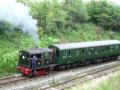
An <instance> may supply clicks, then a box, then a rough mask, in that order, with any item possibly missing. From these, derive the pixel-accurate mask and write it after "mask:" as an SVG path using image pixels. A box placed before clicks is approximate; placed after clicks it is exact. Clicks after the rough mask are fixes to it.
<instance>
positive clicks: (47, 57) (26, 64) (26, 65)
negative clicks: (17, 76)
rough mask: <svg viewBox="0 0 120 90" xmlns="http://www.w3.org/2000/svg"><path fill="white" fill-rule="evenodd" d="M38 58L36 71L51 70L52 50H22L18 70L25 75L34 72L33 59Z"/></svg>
mask: <svg viewBox="0 0 120 90" xmlns="http://www.w3.org/2000/svg"><path fill="white" fill-rule="evenodd" d="M33 56H35V57H36V70H39V69H44V68H49V67H50V64H52V57H51V56H52V50H51V49H49V48H40V49H35V50H27V51H26V50H22V51H20V52H19V63H18V70H19V71H20V72H21V73H22V74H25V75H28V74H29V73H30V72H32V59H33Z"/></svg>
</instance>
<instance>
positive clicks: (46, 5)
mask: <svg viewBox="0 0 120 90" xmlns="http://www.w3.org/2000/svg"><path fill="white" fill-rule="evenodd" d="M18 2H21V3H23V4H24V5H27V6H29V7H30V14H31V15H32V16H33V18H34V19H37V21H38V23H37V26H38V34H39V47H45V46H47V45H49V44H52V43H64V42H76V41H91V40H102V39H120V36H119V35H120V6H118V5H115V4H112V3H110V2H107V1H106V0H100V1H95V0H92V1H91V2H87V3H85V2H82V0H64V2H61V3H60V2H58V1H57V0H51V1H50V0H44V2H37V1H31V0H18ZM33 46H34V45H33V40H32V38H31V37H30V36H29V35H27V34H26V33H23V32H22V30H21V27H13V26H12V25H11V24H10V23H9V22H4V21H1V22H0V49H2V50H1V52H0V61H1V62H0V73H6V72H7V73H11V72H15V71H16V70H15V68H16V66H17V62H18V51H19V50H20V49H28V48H32V47H33ZM10 63H11V64H10ZM2 68H4V70H3V69H2Z"/></svg>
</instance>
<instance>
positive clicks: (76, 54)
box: [18, 40, 120, 75]
mask: <svg viewBox="0 0 120 90" xmlns="http://www.w3.org/2000/svg"><path fill="white" fill-rule="evenodd" d="M19 54H20V55H19V63H18V70H19V71H20V72H21V73H22V74H25V75H31V73H32V74H37V75H39V74H46V73H47V71H48V70H51V69H52V70H53V69H65V68H70V67H74V66H77V65H81V64H89V63H92V62H102V61H107V60H111V59H114V60H115V59H117V58H118V57H119V55H120V41H118V40H104V41H93V42H77V43H65V44H53V45H49V46H48V48H41V49H35V50H22V51H20V53H19ZM33 56H35V57H36V62H35V63H36V66H35V67H36V69H35V71H36V72H34V73H33V71H32V59H33Z"/></svg>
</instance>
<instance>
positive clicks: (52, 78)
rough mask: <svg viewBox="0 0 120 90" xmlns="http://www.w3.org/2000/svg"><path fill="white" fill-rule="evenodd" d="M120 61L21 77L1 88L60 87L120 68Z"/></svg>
mask: <svg viewBox="0 0 120 90" xmlns="http://www.w3.org/2000/svg"><path fill="white" fill-rule="evenodd" d="M119 66H120V61H114V62H107V63H103V64H100V65H94V66H88V67H85V68H83V67H79V68H74V69H70V70H64V71H60V72H55V73H52V74H50V75H47V76H42V77H35V78H32V79H21V80H17V82H16V81H15V82H9V83H7V84H4V85H2V86H1V85H0V90H7V89H9V90H13V89H14V90H22V89H26V90H30V89H31V90H32V89H38V88H39V89H43V90H45V89H50V88H58V87H59V86H61V85H65V84H66V83H68V82H72V81H74V80H76V79H80V78H81V79H82V81H81V82H83V81H86V80H88V79H93V78H95V77H98V76H100V75H103V74H105V73H109V72H112V71H116V70H119V69H120V68H118V67H119Z"/></svg>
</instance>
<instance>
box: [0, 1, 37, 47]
mask: <svg viewBox="0 0 120 90" xmlns="http://www.w3.org/2000/svg"><path fill="white" fill-rule="evenodd" d="M29 10H30V9H29V7H27V6H25V5H24V4H22V3H19V2H17V1H16V0H0V21H6V22H9V23H11V24H12V25H13V26H15V27H18V26H21V28H22V31H23V32H26V33H28V34H29V35H31V36H32V37H33V38H34V40H35V44H36V45H38V34H37V30H38V28H37V21H36V20H35V19H33V18H32V16H31V15H30V14H29Z"/></svg>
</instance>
